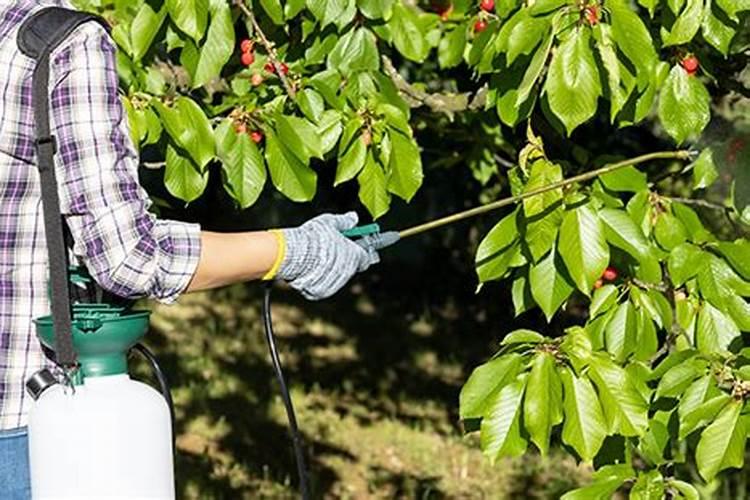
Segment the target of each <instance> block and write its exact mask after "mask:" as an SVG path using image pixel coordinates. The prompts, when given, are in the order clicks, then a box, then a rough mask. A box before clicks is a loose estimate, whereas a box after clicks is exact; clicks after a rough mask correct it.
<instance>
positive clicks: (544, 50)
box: [498, 33, 554, 124]
mask: <svg viewBox="0 0 750 500" xmlns="http://www.w3.org/2000/svg"><path fill="white" fill-rule="evenodd" d="M553 41H554V37H553V36H552V34H551V33H547V35H546V36H545V37H544V41H542V44H541V45H540V46H539V48H538V49H537V50H536V52H534V56H533V57H532V58H531V60H530V61H529V64H528V66H526V71H525V72H524V73H523V79H522V80H521V83H520V84H519V85H518V87H517V90H516V92H515V100H514V99H513V96H512V94H513V92H508V94H509V97H508V99H507V100H508V103H509V104H510V103H515V107H516V108H518V111H519V114H518V116H517V117H516V118H519V117H523V116H526V115H527V114H528V112H530V110H529V111H528V112H525V110H524V108H530V107H531V105H530V104H529V102H530V99H529V98H530V96H531V92H532V91H533V90H534V87H535V86H536V83H537V81H538V80H539V77H540V76H541V74H542V71H543V70H544V68H545V64H546V62H547V58H548V57H549V53H550V51H551V50H552V42H553ZM516 66H518V64H516ZM531 101H532V102H531V104H533V100H531ZM499 105H500V102H499V101H498V106H499ZM501 118H502V114H501ZM504 121H505V120H504ZM512 121H513V123H514V124H515V122H516V121H517V120H512ZM505 122H506V123H508V122H507V121H505Z"/></svg>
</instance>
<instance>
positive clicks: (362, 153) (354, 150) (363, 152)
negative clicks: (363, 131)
mask: <svg viewBox="0 0 750 500" xmlns="http://www.w3.org/2000/svg"><path fill="white" fill-rule="evenodd" d="M366 159H367V146H366V145H365V142H364V140H363V139H362V136H361V135H360V136H359V137H356V138H355V139H354V140H353V141H352V143H351V145H350V146H349V148H348V149H347V150H346V152H345V153H344V154H343V155H342V156H341V157H340V158H339V164H338V166H337V167H336V179H335V180H334V182H333V185H334V186H338V185H339V184H341V183H343V182H346V181H348V180H351V179H353V178H354V177H356V176H357V174H359V173H360V172H361V171H362V169H363V168H364V167H365V160H366Z"/></svg>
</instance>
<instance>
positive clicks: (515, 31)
mask: <svg viewBox="0 0 750 500" xmlns="http://www.w3.org/2000/svg"><path fill="white" fill-rule="evenodd" d="M514 17H518V19H516V20H515V22H514V23H513V25H512V28H511V29H510V30H509V32H508V33H507V35H506V36H507V37H508V41H507V52H506V54H505V58H506V60H507V64H508V65H511V64H513V61H515V60H516V58H517V57H518V56H520V55H521V54H526V55H528V54H531V52H532V51H533V50H534V49H535V48H536V47H537V46H538V45H539V43H540V42H541V41H542V40H543V39H544V38H545V35H546V34H547V32H548V31H549V29H550V22H549V18H548V17H534V16H532V15H531V14H529V11H528V10H527V9H521V10H519V11H518V13H517V14H516V15H515V16H514Z"/></svg>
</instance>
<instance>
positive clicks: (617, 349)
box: [604, 301, 638, 362]
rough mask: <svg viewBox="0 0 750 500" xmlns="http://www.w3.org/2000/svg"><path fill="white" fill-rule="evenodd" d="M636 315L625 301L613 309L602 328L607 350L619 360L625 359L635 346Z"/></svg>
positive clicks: (633, 309)
mask: <svg viewBox="0 0 750 500" xmlns="http://www.w3.org/2000/svg"><path fill="white" fill-rule="evenodd" d="M637 330H638V317H637V316H636V312H635V308H634V307H633V304H632V303H631V302H630V301H625V302H623V303H622V304H620V305H619V306H617V309H616V310H615V313H614V314H613V316H612V319H610V320H609V323H607V327H606V328H605V330H604V344H605V346H606V348H607V351H608V352H609V353H611V354H612V356H614V357H615V359H617V360H618V361H619V362H623V361H625V359H627V357H628V356H629V355H630V354H632V353H633V351H634V350H635V347H636V341H637Z"/></svg>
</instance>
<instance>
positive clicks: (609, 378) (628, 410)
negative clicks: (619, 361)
mask: <svg viewBox="0 0 750 500" xmlns="http://www.w3.org/2000/svg"><path fill="white" fill-rule="evenodd" d="M589 376H590V377H591V380H593V381H594V383H595V384H596V387H597V389H599V398H600V399H601V402H602V408H603V410H604V417H605V419H606V421H607V423H608V428H609V432H610V433H611V434H615V433H618V434H620V435H622V436H642V435H643V434H644V433H645V432H646V429H647V428H648V401H646V400H645V399H644V398H643V396H642V395H641V393H640V391H639V390H638V389H637V387H636V385H635V384H634V383H633V381H632V380H631V374H630V372H627V371H625V370H624V369H623V368H622V367H620V366H618V365H616V364H615V363H613V362H612V361H610V360H609V358H607V357H605V356H603V355H599V356H594V357H592V359H591V364H590V366H589Z"/></svg>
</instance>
